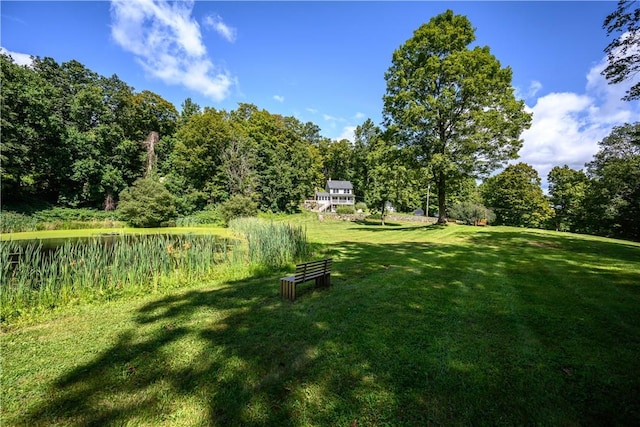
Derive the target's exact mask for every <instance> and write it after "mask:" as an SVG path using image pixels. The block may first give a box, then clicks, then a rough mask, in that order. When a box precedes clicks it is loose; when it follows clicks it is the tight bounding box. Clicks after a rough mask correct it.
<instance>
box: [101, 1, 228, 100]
mask: <svg viewBox="0 0 640 427" xmlns="http://www.w3.org/2000/svg"><path fill="white" fill-rule="evenodd" d="M192 9H193V1H178V2H167V1H166V0H158V1H154V0H135V1H133V0H112V2H111V35H112V37H113V39H114V40H115V41H116V43H118V44H119V45H120V46H121V47H122V48H123V49H124V50H126V51H129V52H131V53H133V54H134V55H135V56H136V60H137V61H138V63H140V64H141V65H142V67H143V68H144V69H145V71H146V72H147V73H148V74H149V75H151V76H153V77H156V78H159V79H160V80H162V81H163V82H165V83H167V84H172V85H173V84H179V85H183V86H185V87H187V88H188V89H191V90H194V91H196V92H199V93H201V94H203V95H205V96H207V97H209V98H211V99H213V100H215V101H222V100H223V99H225V98H226V97H227V96H228V94H229V91H230V89H231V86H233V85H234V84H235V83H236V82H235V80H234V78H233V77H231V76H230V75H229V73H228V72H227V71H224V70H222V69H220V68H219V67H216V66H215V65H214V64H213V63H212V62H211V60H209V58H208V56H207V49H206V47H205V45H204V44H203V42H202V34H201V33H200V26H199V25H198V23H197V22H196V21H195V20H194V19H193V18H192V16H191V12H192Z"/></svg>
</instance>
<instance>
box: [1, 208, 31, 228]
mask: <svg viewBox="0 0 640 427" xmlns="http://www.w3.org/2000/svg"><path fill="white" fill-rule="evenodd" d="M37 227H38V220H37V219H36V218H33V217H31V216H29V215H24V214H20V213H16V212H7V211H3V212H2V213H0V232H2V233H18V232H21V231H36V230H37V229H38V228H37Z"/></svg>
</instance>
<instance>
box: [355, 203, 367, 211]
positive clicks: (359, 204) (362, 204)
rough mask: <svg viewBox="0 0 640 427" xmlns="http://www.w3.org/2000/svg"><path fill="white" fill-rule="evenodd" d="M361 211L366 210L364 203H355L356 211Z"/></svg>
mask: <svg viewBox="0 0 640 427" xmlns="http://www.w3.org/2000/svg"><path fill="white" fill-rule="evenodd" d="M358 210H361V211H362V212H364V211H366V210H367V204H366V203H365V202H358V203H356V211H358Z"/></svg>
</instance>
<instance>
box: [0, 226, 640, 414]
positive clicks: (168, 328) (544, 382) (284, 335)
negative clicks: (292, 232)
mask: <svg viewBox="0 0 640 427" xmlns="http://www.w3.org/2000/svg"><path fill="white" fill-rule="evenodd" d="M295 221H297V222H298V223H300V222H302V223H305V224H306V226H307V229H308V233H309V236H310V238H311V239H312V240H313V241H314V242H316V243H318V244H320V247H318V248H317V252H318V256H322V255H330V256H333V258H334V261H335V262H334V272H333V274H332V287H331V288H330V289H328V290H317V291H314V290H312V289H311V288H310V287H306V290H303V292H302V295H301V296H300V297H299V298H298V300H297V301H296V302H295V303H290V302H288V301H285V300H281V299H280V297H279V296H278V278H279V276H280V275H281V274H282V272H279V273H274V274H272V275H270V276H267V277H264V276H263V277H250V276H249V277H244V278H243V277H239V278H238V280H235V281H232V282H229V281H226V282H220V283H216V282H212V283H202V284H201V285H200V286H198V287H196V288H190V289H186V290H181V291H177V292H175V293H173V294H171V295H168V296H167V295H149V296H146V297H142V298H138V299H135V300H130V301H128V300H127V301H125V300H121V301H116V302H110V303H106V304H104V305H100V306H96V305H93V306H86V307H81V308H74V309H73V311H69V313H68V314H66V315H65V314H58V315H57V317H56V318H52V319H50V320H47V321H43V322H40V323H38V324H35V325H32V326H28V327H21V328H18V329H14V330H11V329H10V331H9V332H6V333H4V334H3V335H2V419H1V420H0V421H1V424H2V425H87V424H94V425H138V424H144V425H160V424H166V425H189V426H192V425H220V426H227V425H277V426H283V425H331V426H334V425H335V426H338V425H347V426H348V425H353V423H354V422H357V425H359V426H363V425H387V424H388V425H425V424H445V425H470V424H480V425H500V424H506V425H524V424H527V425H530V424H539V425H616V424H617V425H638V424H639V423H640V363H638V355H639V354H640V326H638V325H640V245H638V244H633V243H629V242H623V241H615V240H607V239H600V238H595V237H587V236H577V235H570V234H561V233H553V232H543V231H532V230H525V229H515V228H502V227H487V228H474V227H465V226H448V227H437V226H428V227H424V226H416V225H409V224H393V225H391V226H386V227H381V226H379V225H373V224H355V223H338V222H323V223H319V222H317V221H314V220H311V219H309V218H308V217H306V219H305V218H295Z"/></svg>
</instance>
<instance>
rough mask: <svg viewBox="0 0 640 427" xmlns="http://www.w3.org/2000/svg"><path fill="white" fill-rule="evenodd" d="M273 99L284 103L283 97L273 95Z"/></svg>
mask: <svg viewBox="0 0 640 427" xmlns="http://www.w3.org/2000/svg"><path fill="white" fill-rule="evenodd" d="M273 99H275V100H276V101H278V102H284V96H280V95H273Z"/></svg>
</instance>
